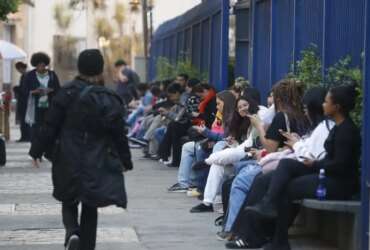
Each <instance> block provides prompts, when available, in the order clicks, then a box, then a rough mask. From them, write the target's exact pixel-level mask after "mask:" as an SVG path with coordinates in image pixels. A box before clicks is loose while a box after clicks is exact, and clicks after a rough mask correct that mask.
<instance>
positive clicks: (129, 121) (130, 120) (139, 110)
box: [127, 106, 144, 127]
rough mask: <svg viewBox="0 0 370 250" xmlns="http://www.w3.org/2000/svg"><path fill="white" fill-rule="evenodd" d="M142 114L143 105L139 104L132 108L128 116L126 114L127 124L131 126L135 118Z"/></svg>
mask: <svg viewBox="0 0 370 250" xmlns="http://www.w3.org/2000/svg"><path fill="white" fill-rule="evenodd" d="M143 114H144V107H143V106H139V107H138V108H137V109H136V110H134V111H133V112H132V113H131V114H130V115H129V116H128V119H127V125H129V126H130V127H132V126H133V125H134V124H135V122H136V120H137V119H138V118H139V117H140V116H142V115H143Z"/></svg>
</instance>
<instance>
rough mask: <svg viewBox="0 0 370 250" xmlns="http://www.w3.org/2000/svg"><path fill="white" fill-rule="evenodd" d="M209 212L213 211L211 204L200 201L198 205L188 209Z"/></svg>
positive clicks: (194, 211)
mask: <svg viewBox="0 0 370 250" xmlns="http://www.w3.org/2000/svg"><path fill="white" fill-rule="evenodd" d="M210 212H213V206H212V205H206V204H204V203H200V204H199V205H197V206H195V207H193V208H192V209H191V210H190V213H210Z"/></svg>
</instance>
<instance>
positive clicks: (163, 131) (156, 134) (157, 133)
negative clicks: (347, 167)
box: [154, 127, 166, 143]
mask: <svg viewBox="0 0 370 250" xmlns="http://www.w3.org/2000/svg"><path fill="white" fill-rule="evenodd" d="M165 134H166V127H160V128H157V129H156V130H155V132H154V138H155V139H156V140H157V141H158V143H160V142H161V141H162V140H163V137H164V135H165Z"/></svg>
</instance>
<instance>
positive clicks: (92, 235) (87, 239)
mask: <svg viewBox="0 0 370 250" xmlns="http://www.w3.org/2000/svg"><path fill="white" fill-rule="evenodd" d="M62 216H63V224H64V227H65V229H66V238H65V245H67V242H68V240H69V238H70V237H71V236H72V235H74V234H76V235H78V236H79V237H80V249H83V250H94V249H95V245H96V229H97V226H98V209H97V208H96V207H89V206H86V205H84V204H82V212H81V222H80V224H78V203H75V204H67V203H63V204H62Z"/></svg>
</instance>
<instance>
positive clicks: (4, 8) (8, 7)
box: [0, 0, 21, 20]
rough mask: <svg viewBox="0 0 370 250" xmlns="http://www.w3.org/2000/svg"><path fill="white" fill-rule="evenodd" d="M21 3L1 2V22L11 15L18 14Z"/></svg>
mask: <svg viewBox="0 0 370 250" xmlns="http://www.w3.org/2000/svg"><path fill="white" fill-rule="evenodd" d="M20 3H21V1H20V0H6V1H4V0H2V1H0V20H6V17H7V15H8V14H9V13H15V12H17V10H18V6H19V4H20Z"/></svg>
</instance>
